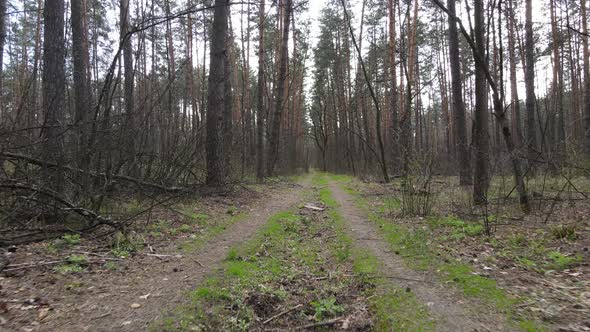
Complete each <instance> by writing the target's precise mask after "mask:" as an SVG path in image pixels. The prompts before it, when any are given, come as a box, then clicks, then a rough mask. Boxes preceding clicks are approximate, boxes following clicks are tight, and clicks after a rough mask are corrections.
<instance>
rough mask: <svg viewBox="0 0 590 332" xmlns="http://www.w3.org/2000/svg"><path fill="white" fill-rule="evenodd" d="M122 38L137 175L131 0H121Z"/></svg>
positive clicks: (129, 144)
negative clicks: (130, 27) (130, 25)
mask: <svg viewBox="0 0 590 332" xmlns="http://www.w3.org/2000/svg"><path fill="white" fill-rule="evenodd" d="M119 9H120V23H121V27H120V35H121V36H120V39H121V42H122V43H123V69H124V71H125V74H124V75H125V77H124V80H125V82H124V98H125V114H126V116H125V121H126V127H127V133H128V134H127V136H126V138H127V139H128V140H127V143H126V144H127V154H128V156H127V157H128V158H129V159H130V161H131V168H130V173H131V175H132V176H137V165H136V150H135V149H136V147H135V145H136V143H135V136H136V128H135V103H134V100H133V86H134V83H133V80H134V79H133V76H134V72H133V48H132V45H131V35H130V34H129V30H130V29H129V0H121V3H120V8H119Z"/></svg>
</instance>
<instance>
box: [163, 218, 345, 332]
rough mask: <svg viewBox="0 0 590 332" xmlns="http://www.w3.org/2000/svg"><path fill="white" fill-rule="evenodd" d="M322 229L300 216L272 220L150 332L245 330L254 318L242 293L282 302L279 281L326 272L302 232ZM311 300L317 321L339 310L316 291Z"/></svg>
mask: <svg viewBox="0 0 590 332" xmlns="http://www.w3.org/2000/svg"><path fill="white" fill-rule="evenodd" d="M321 227H325V225H321V224H316V223H307V224H306V223H305V222H304V218H303V217H302V216H299V215H296V214H294V213H293V212H291V211H283V212H280V213H277V214H275V215H273V216H272V217H271V218H269V220H268V221H267V223H266V224H265V226H264V227H263V229H262V230H261V231H259V232H258V233H257V235H256V236H255V237H254V238H253V239H251V240H249V241H247V242H246V243H245V244H243V245H241V246H239V247H234V248H231V249H230V250H229V252H228V254H227V256H226V258H225V260H224V262H223V264H222V267H221V269H220V271H219V272H218V273H217V274H215V275H214V276H212V277H210V278H208V279H207V280H206V281H205V282H204V284H203V286H201V287H200V288H198V289H197V290H195V291H193V292H192V293H191V299H192V304H191V305H190V306H188V307H185V308H179V309H177V311H176V313H175V314H174V315H173V316H171V317H169V318H167V319H165V320H163V321H161V322H159V323H157V324H156V325H155V326H154V327H153V328H154V330H158V331H160V330H164V331H178V330H180V331H184V330H193V329H195V328H196V329H199V328H204V326H207V327H208V329H213V330H220V331H221V330H223V331H240V330H248V329H249V328H251V327H252V326H253V324H255V323H256V321H255V319H256V316H255V312H254V309H253V308H252V307H251V305H250V304H249V303H246V302H245V300H246V299H245V294H261V295H260V296H269V297H271V298H275V299H279V300H278V301H281V302H282V301H285V299H286V298H288V297H289V296H291V295H290V294H288V293H287V292H286V291H285V290H284V289H282V288H281V287H277V284H280V281H282V280H285V281H286V280H296V278H297V276H298V275H299V274H300V273H301V271H309V272H308V273H312V274H313V275H321V274H323V273H325V272H322V271H324V270H323V263H325V261H324V259H323V258H321V257H320V256H321V253H322V252H323V247H322V245H321V244H320V242H319V241H318V240H314V241H311V240H306V241H303V240H302V237H301V234H302V232H306V231H307V232H308V233H309V234H314V233H315V232H317V231H319V230H320V229H321ZM314 291H317V290H314ZM314 295H315V296H317V298H316V299H315V300H314V301H315V302H316V303H317V304H318V309H317V310H319V311H321V312H322V314H321V315H320V316H321V317H325V316H326V315H327V316H329V315H330V313H333V312H337V311H338V308H339V306H340V304H339V303H336V302H334V303H331V304H332V305H330V303H329V302H322V301H323V300H326V299H329V297H326V296H325V294H324V293H321V292H319V291H318V293H317V294H314ZM307 305H308V306H309V307H310V308H311V306H312V304H311V303H308V304H307ZM204 308H206V310H205V309H204ZM320 316H318V317H317V318H318V319H319V318H320ZM202 324H205V325H202Z"/></svg>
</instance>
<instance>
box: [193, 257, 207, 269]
mask: <svg viewBox="0 0 590 332" xmlns="http://www.w3.org/2000/svg"><path fill="white" fill-rule="evenodd" d="M191 259H192V260H193V261H194V262H195V263H197V264H199V266H200V267H205V265H203V264H201V262H199V261H198V260H197V259H196V258H191Z"/></svg>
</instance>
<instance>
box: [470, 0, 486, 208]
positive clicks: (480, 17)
mask: <svg viewBox="0 0 590 332" xmlns="http://www.w3.org/2000/svg"><path fill="white" fill-rule="evenodd" d="M474 15H475V19H474V21H475V25H474V34H475V45H476V48H477V51H478V53H479V55H480V56H481V58H482V59H485V55H484V54H485V50H486V45H485V36H484V34H485V27H484V24H485V20H484V6H483V0H475V1H474ZM486 66H487V61H486V60H483V63H479V62H476V64H475V130H474V134H473V146H474V149H475V172H474V179H473V200H474V202H475V203H476V204H486V203H487V190H488V186H489V149H490V147H489V135H488V120H489V115H488V92H487V82H486V70H487V69H486Z"/></svg>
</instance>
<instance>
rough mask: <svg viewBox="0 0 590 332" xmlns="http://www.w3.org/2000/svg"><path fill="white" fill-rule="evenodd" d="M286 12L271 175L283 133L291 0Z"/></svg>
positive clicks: (270, 156) (272, 131)
mask: <svg viewBox="0 0 590 332" xmlns="http://www.w3.org/2000/svg"><path fill="white" fill-rule="evenodd" d="M284 6H285V14H284V15H283V26H282V28H283V32H282V40H281V48H280V50H281V54H280V59H279V77H278V82H277V88H276V101H275V111H274V114H273V115H272V123H271V129H270V139H269V142H268V160H267V169H266V172H267V174H268V175H269V176H271V175H273V174H274V169H275V166H276V163H277V161H278V158H279V140H280V134H281V120H282V116H283V107H284V106H285V105H284V104H285V86H286V85H285V83H286V81H287V66H288V62H289V44H288V43H289V27H290V25H291V24H290V22H291V9H292V8H291V0H285V2H284Z"/></svg>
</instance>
